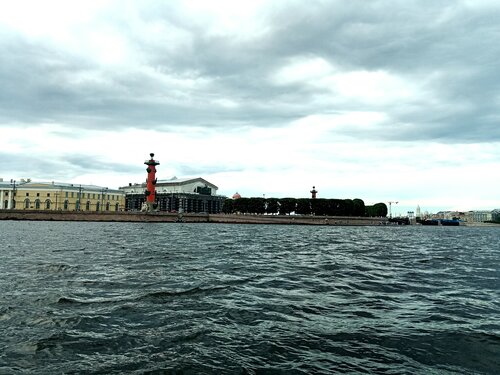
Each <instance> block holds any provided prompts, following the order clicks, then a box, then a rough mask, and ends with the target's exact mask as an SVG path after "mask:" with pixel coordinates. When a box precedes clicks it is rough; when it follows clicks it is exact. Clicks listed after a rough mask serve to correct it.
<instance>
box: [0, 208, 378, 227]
mask: <svg viewBox="0 0 500 375" xmlns="http://www.w3.org/2000/svg"><path fill="white" fill-rule="evenodd" d="M0 220H38V221H100V222H141V223H144V222H161V223H169V222H170V223H175V222H183V223H225V224H298V225H385V224H387V218H367V217H347V216H346V217H341V216H300V215H237V214H231V215H225V214H205V213H201V214H194V213H185V214H180V213H167V212H154V213H144V212H86V211H80V212H76V211H73V212H68V211H24V210H2V211H0Z"/></svg>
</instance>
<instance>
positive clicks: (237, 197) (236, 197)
mask: <svg viewBox="0 0 500 375" xmlns="http://www.w3.org/2000/svg"><path fill="white" fill-rule="evenodd" d="M240 198H241V195H240V194H239V193H238V192H236V193H234V195H233V199H240Z"/></svg>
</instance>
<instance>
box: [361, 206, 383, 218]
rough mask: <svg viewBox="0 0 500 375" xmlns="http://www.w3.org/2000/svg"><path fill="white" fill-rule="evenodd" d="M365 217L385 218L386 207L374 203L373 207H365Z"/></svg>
mask: <svg viewBox="0 0 500 375" xmlns="http://www.w3.org/2000/svg"><path fill="white" fill-rule="evenodd" d="M365 209H366V216H369V217H385V216H387V206H386V205H385V203H376V204H374V205H373V206H366V207H365Z"/></svg>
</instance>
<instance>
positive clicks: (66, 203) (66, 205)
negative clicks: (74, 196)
mask: <svg viewBox="0 0 500 375" xmlns="http://www.w3.org/2000/svg"><path fill="white" fill-rule="evenodd" d="M66 194H68V192H66ZM64 209H65V210H67V209H68V200H67V199H66V200H65V201H64Z"/></svg>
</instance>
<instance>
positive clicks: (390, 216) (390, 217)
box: [389, 201, 399, 219]
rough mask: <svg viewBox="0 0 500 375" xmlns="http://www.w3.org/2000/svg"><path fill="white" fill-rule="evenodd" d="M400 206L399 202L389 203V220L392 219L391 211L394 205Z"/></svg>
mask: <svg viewBox="0 0 500 375" xmlns="http://www.w3.org/2000/svg"><path fill="white" fill-rule="evenodd" d="M393 203H394V204H398V203H399V202H394V201H391V202H389V219H392V210H391V206H392V204H393Z"/></svg>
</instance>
